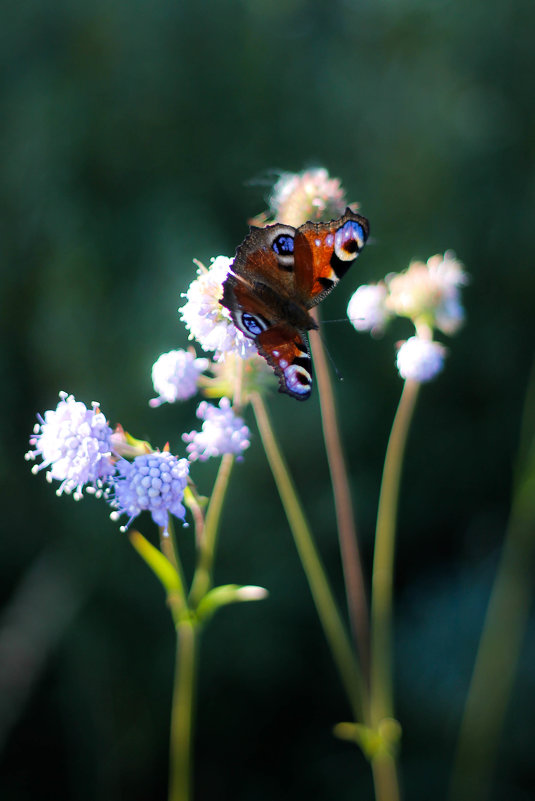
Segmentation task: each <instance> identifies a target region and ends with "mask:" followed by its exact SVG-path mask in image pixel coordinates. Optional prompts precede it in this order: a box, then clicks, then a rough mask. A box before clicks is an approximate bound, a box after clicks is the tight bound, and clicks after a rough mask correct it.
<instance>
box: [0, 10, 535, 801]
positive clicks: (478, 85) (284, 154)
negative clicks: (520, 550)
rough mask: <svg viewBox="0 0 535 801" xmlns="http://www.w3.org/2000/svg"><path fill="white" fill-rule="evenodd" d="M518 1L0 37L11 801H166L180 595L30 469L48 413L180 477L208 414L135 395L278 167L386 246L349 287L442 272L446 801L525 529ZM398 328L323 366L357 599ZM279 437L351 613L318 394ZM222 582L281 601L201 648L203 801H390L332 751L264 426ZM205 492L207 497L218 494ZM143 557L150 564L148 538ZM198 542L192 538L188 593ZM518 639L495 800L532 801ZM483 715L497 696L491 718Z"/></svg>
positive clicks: (401, 568)
mask: <svg viewBox="0 0 535 801" xmlns="http://www.w3.org/2000/svg"><path fill="white" fill-rule="evenodd" d="M533 8H534V6H533V3H532V2H528V0H515V1H513V2H510V0H490V2H489V1H488V0H486V1H484V0H472V2H470V3H463V2H460V0H457V2H455V0H451V1H450V2H447V1H446V0H442V1H439V0H435V1H431V0H427V2H423V1H422V0H420V2H418V0H412V1H411V0H397V2H394V1H393V0H391V2H387V1H386V0H376V1H375V2H373V1H372V0H369V1H368V2H356V1H355V0H345V2H344V1H343V0H331V2H321V1H320V0H316V1H315V2H306V0H290V2H278V1H277V0H251V1H250V2H245V1H244V2H237V0H234V1H229V2H223V0H213V1H212V2H202V1H201V0H197V2H191V1H190V2H183V1H182V0H174V2H173V1H172V0H151V2H150V3H149V2H135V0H131V1H130V2H128V0H96V2H93V3H87V2H82V1H81V0H58V2H54V3H52V2H48V3H47V2H38V0H20V2H18V3H10V4H9V6H8V7H7V6H6V8H4V9H3V11H2V15H1V20H0V21H1V26H0V31H1V32H0V37H1V48H0V81H1V85H2V100H1V117H0V119H1V153H2V159H1V173H0V181H1V200H0V203H1V214H0V226H1V229H0V260H1V265H2V274H3V278H4V281H3V287H2V290H1V293H0V304H1V321H2V327H3V330H2V345H3V347H2V350H1V351H0V375H1V377H2V402H3V407H4V408H3V414H2V426H1V434H0V436H1V447H0V470H1V478H2V487H3V493H2V497H3V505H2V523H3V532H2V537H1V540H0V549H1V551H0V577H1V596H2V600H3V601H4V602H5V606H4V610H5V612H4V617H3V618H2V620H1V623H0V626H1V628H0V632H1V633H0V657H1V659H0V746H1V747H2V764H1V769H0V770H1V772H0V795H1V797H2V799H5V801H29V799H36V798H39V799H41V800H42V801H44V800H45V799H54V801H64V800H66V799H69V801H71V799H72V801H90V800H91V799H96V798H98V799H100V800H101V801H116V799H123V798H124V799H129V801H138V800H139V801H141V799H143V800H145V799H149V798H150V799H155V800H156V799H164V798H165V795H166V772H167V735H168V709H169V700H170V691H171V680H172V662H173V634H172V629H171V626H170V620H169V618H168V615H167V612H166V609H165V607H164V599H163V594H162V591H161V589H160V587H159V585H158V584H157V582H156V580H155V579H154V578H153V577H152V575H151V574H150V573H149V572H148V571H147V569H146V568H145V567H144V566H143V564H142V563H141V561H140V560H139V558H138V557H137V556H136V554H135V553H134V552H133V550H132V548H131V547H130V545H129V543H128V542H127V540H126V538H125V537H124V536H122V535H121V534H120V533H119V531H118V527H117V525H116V524H113V523H112V522H111V521H109V519H108V516H107V509H106V508H104V506H103V504H102V503H99V502H97V501H95V500H92V499H88V500H85V501H84V502H83V503H78V504H77V503H74V502H73V500H72V499H71V498H62V499H61V500H58V499H57V498H56V497H55V496H54V493H53V491H52V488H51V487H49V486H48V485H47V484H46V482H45V480H44V476H43V475H41V476H39V477H38V478H34V477H32V476H31V474H30V471H29V467H28V465H27V464H26V463H25V462H24V461H23V453H24V451H25V450H26V448H27V439H28V436H29V433H30V431H31V428H32V426H33V423H34V420H35V413H36V412H37V411H44V410H45V409H47V408H53V407H55V405H56V403H57V393H58V391H59V390H60V389H64V390H67V391H68V392H72V393H74V394H75V396H76V397H77V399H80V400H84V401H85V402H87V403H88V402H90V401H91V400H94V399H96V400H98V401H100V403H101V404H102V408H103V410H104V411H105V413H106V414H107V416H108V417H109V418H110V419H111V420H112V421H113V422H117V421H120V422H122V423H123V425H124V426H125V427H126V428H128V429H129V430H130V431H132V433H135V434H136V435H138V436H141V437H145V438H148V439H150V440H151V441H152V442H153V443H154V444H155V445H160V446H162V445H163V444H164V443H165V441H166V440H170V442H171V446H172V448H174V449H175V450H178V449H179V447H180V434H181V432H183V431H188V430H190V429H191V428H193V427H194V410H195V401H191V402H189V403H187V404H185V405H183V406H176V407H163V408H161V409H158V410H150V409H149V407H148V406H147V400H148V399H149V398H150V397H151V396H152V394H153V391H152V387H151V384H150V368H151V365H152V363H153V362H154V361H155V359H156V358H157V356H158V355H159V354H160V353H161V352H162V351H165V350H170V349H172V348H175V347H181V346H184V345H185V343H186V338H185V333H184V330H183V327H182V326H181V324H180V323H179V322H178V319H177V316H176V308H177V306H178V305H179V303H180V293H181V292H183V291H185V290H186V288H187V286H188V284H189V282H190V280H191V279H192V277H193V274H194V266H193V265H192V258H194V257H197V258H200V259H201V260H205V261H208V260H209V258H210V257H211V256H213V255H217V254H220V253H223V254H227V255H232V254H233V252H234V248H235V247H236V245H237V244H238V243H239V242H240V241H241V239H242V238H243V236H244V234H245V232H246V220H247V219H248V218H250V217H251V216H253V215H254V214H256V213H258V212H259V211H261V210H262V209H263V208H264V207H265V205H266V202H265V199H266V195H267V191H268V189H267V187H268V178H269V176H270V175H273V174H274V172H275V171H277V170H281V169H282V170H300V169H302V168H304V167H307V166H310V165H314V164H323V165H325V166H326V167H327V168H328V169H329V170H330V171H331V173H332V174H333V175H335V176H339V177H340V178H341V179H342V180H343V182H344V184H345V186H346V188H347V192H348V196H349V199H352V200H353V199H354V200H358V201H360V203H361V209H362V212H363V213H364V214H365V215H366V216H367V217H369V219H370V222H371V229H372V234H373V245H369V246H368V247H367V249H366V252H365V253H364V254H363V255H362V257H361V259H360V260H359V262H358V264H357V266H356V267H355V268H354V270H352V271H351V272H350V273H349V275H348V276H347V277H346V279H345V280H344V282H343V284H342V285H341V286H340V287H339V288H338V289H337V291H336V292H335V293H334V294H333V296H332V297H331V298H329V300H328V301H326V303H325V305H324V308H323V316H324V317H330V318H332V319H334V318H339V317H341V316H343V315H344V312H345V306H346V303H347V300H348V299H349V296H350V294H351V293H352V292H353V291H354V289H355V288H356V287H357V285H358V284H359V283H361V282H365V281H370V280H377V279H379V278H380V277H382V276H383V275H384V274H385V273H387V272H389V271H392V270H400V269H403V268H404V267H405V266H406V265H407V264H408V262H409V260H410V259H411V258H416V257H417V258H423V259H426V258H428V257H429V256H431V255H432V254H434V253H438V252H441V251H444V250H445V249H447V248H453V249H454V250H455V251H456V252H457V254H458V256H459V258H461V259H462V260H463V262H464V263H465V264H466V267H467V270H468V271H469V273H470V276H471V283H470V286H469V287H468V288H467V290H466V292H465V294H464V298H465V305H466V309H467V324H466V326H465V328H464V329H463V331H462V332H461V333H460V334H459V335H458V336H457V337H456V338H455V339H454V340H451V341H450V342H449V343H448V345H449V347H450V354H449V357H448V362H447V369H446V371H445V373H444V374H443V375H442V376H441V377H440V378H439V379H438V380H437V381H436V382H434V383H433V384H432V385H430V386H429V387H427V388H425V390H424V391H423V392H422V395H421V399H420V402H419V406H418V409H417V415H416V420H415V424H414V428H413V431H412V435H411V438H410V442H409V448H408V454H407V462H406V469H405V474H404V484H403V493H402V500H401V510H400V524H399V540H398V559H397V586H396V603H397V626H396V633H397V653H396V662H397V675H398V680H397V698H398V714H399V718H400V720H401V722H402V724H403V729H404V743H403V754H402V766H403V776H404V784H405V788H406V797H407V799H422V801H424V800H425V801H427V799H430V798H433V799H434V798H436V799H442V798H445V788H446V779H447V775H448V771H449V769H450V765H451V758H452V752H453V748H454V743H455V736H456V731H457V726H458V722H459V716H460V712H461V709H462V702H463V698H464V696H465V692H466V688H467V683H468V680H469V676H470V670H471V666H472V663H473V658H474V653H475V648H476V644H477V639H478V634H479V631H480V626H481V622H482V615H483V612H484V609H485V604H486V599H487V596H488V591H489V588H490V585H491V581H492V577H493V574H494V570H495V566H496V561H497V557H498V554H499V548H500V543H501V541H502V537H503V533H504V529H505V524H506V521H507V517H508V511H509V506H510V500H511V497H510V496H511V475H512V467H513V463H514V458H515V452H516V448H517V444H518V435H519V417H520V411H521V408H522V399H523V396H524V392H525V388H526V384H527V376H528V372H529V367H530V362H531V357H532V351H533V339H534V337H533V334H534V328H535V326H534V321H533V308H534V295H535V292H534V290H535V281H534V272H533V264H534V260H533V256H534V248H533V202H532V201H533V198H534V191H535V182H534V173H533V168H532V156H533V142H534V111H533V109H534V103H533V100H534V98H533V67H534V64H533V62H534V55H533V54H534V47H533V22H534V16H535V14H534V11H533ZM409 334H410V328H409V326H408V325H407V326H404V325H402V324H398V325H396V326H395V327H394V328H393V329H392V330H391V331H389V332H388V333H387V335H386V336H385V337H384V338H383V339H382V340H379V341H373V340H372V339H371V338H369V337H368V336H363V335H358V334H356V333H355V332H354V331H353V329H352V328H351V327H350V326H349V325H343V324H341V325H338V326H331V327H329V329H328V331H327V333H326V336H327V341H328V345H329V348H330V350H331V351H332V353H333V356H334V359H335V361H336V364H337V366H338V368H339V369H340V370H341V372H342V373H343V375H344V379H345V380H344V381H343V383H341V384H339V385H338V386H337V397H338V402H339V407H340V412H341V421H342V429H343V435H344V442H345V447H346V451H347V457H348V462H349V466H350V471H351V481H352V486H353V491H354V499H355V502H356V505H357V508H358V518H359V527H360V534H361V540H362V547H363V552H364V558H365V568H366V573H367V575H368V576H369V570H370V556H371V538H372V532H373V526H374V516H375V510H376V502H377V495H378V488H379V480H380V471H381V466H382V459H383V456H384V449H385V444H386V440H387V436H388V431H389V427H390V424H391V420H392V416H393V413H394V410H395V407H396V403H397V399H398V397H399V392H400V388H401V382H400V379H399V378H398V377H397V375H396V374H395V371H394V368H393V357H394V342H395V340H397V339H403V338H404V337H406V336H408V335H409ZM270 408H271V410H272V414H273V418H274V422H275V426H276V429H277V432H278V433H279V435H280V436H281V438H282V441H283V444H284V449H285V453H286V455H287V458H288V460H289V463H290V465H291V468H292V470H293V473H294V476H295V480H296V482H297V484H298V487H299V489H300V491H301V493H302V497H303V499H304V502H305V504H306V508H307V511H308V515H309V518H310V520H311V522H312V525H313V528H314V531H315V533H316V535H317V538H318V542H319V544H320V547H321V550H322V553H323V555H324V557H325V559H326V562H327V564H328V568H329V571H330V574H331V576H332V578H333V581H334V582H335V584H336V586H337V592H338V594H339V597H340V599H341V600H342V587H341V583H340V573H341V571H340V565H339V558H338V553H337V545H336V534H335V529H334V523H333V509H332V500H331V493H330V489H329V482H328V475H327V470H326V465H325V457H324V452H323V447H322V440H321V434H320V429H319V414H318V403H317V395H315V396H314V397H313V399H311V400H310V401H309V402H308V403H307V404H298V403H295V402H293V401H292V400H291V399H289V398H287V397H282V396H279V395H277V394H276V393H273V396H272V398H271V399H270ZM248 422H249V424H250V425H251V427H252V429H253V437H252V445H251V448H250V450H249V452H248V453H247V455H246V459H245V462H244V463H243V464H242V465H241V466H238V467H237V469H236V471H235V473H234V475H233V481H232V487H231V491H230V495H229V499H228V503H227V506H226V510H225V517H224V521H223V522H224V528H223V533H222V536H221V542H220V551H219V560H218V566H217V579H218V581H221V582H229V581H236V582H241V583H253V584H260V585H263V586H266V587H268V588H269V590H270V593H271V595H270V599H269V600H268V601H267V602H264V603H262V604H256V605H253V604H251V605H248V606H242V607H239V608H232V609H229V610H226V611H224V612H222V613H221V614H220V616H219V617H218V618H216V619H215V620H214V622H213V624H212V625H211V627H210V628H209V630H207V632H206V636H205V638H204V641H203V649H202V662H201V675H200V687H199V690H200V693H199V705H198V726H197V741H196V747H197V763H196V774H197V775H196V784H197V798H198V799H221V800H222V801H226V800H227V799H229V800H230V799H232V801H249V799H251V800H253V801H264V799H266V801H271V800H272V799H280V800H281V801H286V800H287V799H295V798H314V799H318V801H323V799H333V798H336V799H339V801H343V799H355V798H357V797H358V798H362V799H371V798H372V790H371V784H370V778H369V771H368V768H367V766H366V764H365V762H364V760H363V758H362V757H361V756H360V755H358V754H356V753H355V752H354V750H352V749H351V748H350V747H349V746H348V745H347V744H344V743H341V742H339V741H336V740H335V739H334V738H333V737H332V735H331V727H332V725H333V724H334V723H336V722H337V721H339V720H343V719H347V717H348V707H347V704H346V702H345V698H344V696H343V694H342V691H341V689H340V685H339V682H338V678H337V675H336V673H335V671H334V668H333V666H332V663H331V659H330V655H329V653H328V650H327V648H326V646H325V643H324V639H323V635H322V632H321V629H320V627H319V624H318V622H317V619H316V615H315V611H314V609H313V606H312V602H311V599H310V596H309V592H308V588H307V585H306V582H305V580H304V578H303V575H302V571H301V568H300V565H299V562H298V560H297V557H296V553H295V549H294V546H293V543H292V540H291V537H290V534H289V532H288V528H287V525H286V522H285V518H284V516H283V514H282V511H281V507H280V503H279V500H278V497H277V495H276V492H275V489H274V486H273V482H272V479H271V476H270V474H269V471H268V469H267V467H266V463H265V458H264V455H263V453H262V450H261V446H260V443H259V438H258V435H257V434H256V431H255V429H254V424H253V420H252V418H251V419H248ZM214 468H215V466H214V465H210V464H207V465H204V466H200V467H198V468H196V469H195V477H196V479H197V480H198V483H199V486H200V488H201V490H202V491H204V492H209V491H210V487H211V482H212V480H213V475H214ZM139 525H140V526H141V528H142V530H143V531H144V532H145V533H146V534H148V535H150V536H153V534H154V529H153V528H152V524H151V522H150V521H149V520H148V519H143V518H142V519H141V520H140V521H139ZM191 538H192V533H191V529H190V530H189V531H188V530H186V531H184V532H183V533H182V534H181V539H182V540H183V544H184V548H185V560H186V562H187V563H188V564H191V547H190V545H191ZM533 633H534V630H533V626H531V628H530V631H529V632H528V636H527V638H526V645H525V648H524V651H523V654H522V659H521V663H520V666H519V674H518V680H517V683H516V685H515V693H514V697H513V699H512V703H511V706H510V709H509V714H508V717H507V721H506V726H507V728H506V733H505V735H504V737H503V740H502V744H501V748H500V753H499V760H498V766H497V775H496V779H495V782H494V795H493V799H494V800H495V801H497V800H498V799H500V800H501V801H517V800H518V801H524V799H529V798H532V797H533V795H532V794H533V793H535V768H534V766H533V737H534V726H533V718H534V714H535V702H534V689H535V686H534V685H535V679H534V670H533V669H534V666H535V649H534V645H533ZM489 703H492V699H489Z"/></svg>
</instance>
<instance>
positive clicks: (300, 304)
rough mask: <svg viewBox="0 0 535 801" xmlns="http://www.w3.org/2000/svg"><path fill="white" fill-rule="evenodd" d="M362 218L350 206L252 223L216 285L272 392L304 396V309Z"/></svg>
mask: <svg viewBox="0 0 535 801" xmlns="http://www.w3.org/2000/svg"><path fill="white" fill-rule="evenodd" d="M369 230H370V226H369V223H368V220H367V219H366V218H365V217H362V216H361V215H360V214H356V213H355V212H354V211H352V210H351V209H350V208H349V207H348V208H347V209H346V211H345V213H344V215H343V216H342V217H340V218H339V219H338V220H331V222H322V223H314V222H306V223H305V224H304V225H301V226H300V227H299V228H292V227H291V226H289V225H283V224H281V223H276V224H275V225H268V226H266V227H265V228H256V227H252V228H251V229H250V231H249V234H248V235H247V236H246V237H245V239H244V240H243V242H242V243H241V245H240V246H239V247H238V249H237V250H236V256H235V258H234V262H233V263H232V265H231V267H230V272H229V274H228V276H227V278H226V279H225V281H224V282H223V297H222V298H221V300H220V303H221V305H222V306H224V307H225V308H227V309H228V310H229V311H230V314H231V317H232V321H233V323H234V325H235V326H236V327H237V328H238V329H239V330H240V331H241V332H242V333H243V334H245V336H246V337H248V338H249V339H252V340H253V341H254V343H255V345H256V347H257V349H258V353H259V354H260V355H261V356H263V357H264V359H265V360H266V361H267V363H268V364H269V365H270V366H271V367H272V368H273V370H274V371H275V374H276V375H277V377H278V379H279V392H285V393H286V394H287V395H290V396H291V397H292V398H296V399H297V400H306V399H307V398H309V397H310V393H311V391H312V360H311V358H310V350H309V346H308V343H307V341H306V332H307V331H310V330H314V329H317V328H318V325H317V323H316V321H315V320H314V318H313V317H312V315H311V314H310V311H309V310H310V309H312V308H313V307H314V306H316V305H317V304H318V303H319V302H320V301H321V300H323V298H325V297H326V296H327V295H328V294H329V293H330V292H331V291H332V289H334V287H335V286H336V284H337V283H338V281H339V280H340V278H342V276H344V275H345V273H346V272H347V270H348V269H349V267H350V266H351V263H352V262H353V261H354V260H355V259H356V258H357V256H358V255H359V253H360V251H361V250H362V248H363V247H364V245H365V243H366V240H367V238H368V233H369Z"/></svg>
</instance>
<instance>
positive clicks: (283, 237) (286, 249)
mask: <svg viewBox="0 0 535 801" xmlns="http://www.w3.org/2000/svg"><path fill="white" fill-rule="evenodd" d="M271 247H272V248H273V250H274V251H275V253H276V254H277V256H287V255H289V254H291V253H293V252H294V239H293V236H288V234H280V235H279V236H277V237H276V238H275V239H274V240H273V242H272V244H271Z"/></svg>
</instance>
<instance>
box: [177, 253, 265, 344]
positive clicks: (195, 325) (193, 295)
mask: <svg viewBox="0 0 535 801" xmlns="http://www.w3.org/2000/svg"><path fill="white" fill-rule="evenodd" d="M231 264H232V259H228V258H227V257H226V256H218V257H217V258H215V259H214V260H213V261H212V263H211V265H210V269H208V270H206V269H205V268H199V270H198V271H197V278H195V279H194V280H193V281H192V283H191V284H190V286H189V289H188V291H187V292H186V293H185V295H184V297H185V298H186V299H187V301H186V303H185V304H184V306H182V307H181V308H179V310H178V311H179V314H180V316H181V318H182V320H183V322H184V324H185V326H186V328H187V329H188V330H189V332H190V339H196V340H197V342H198V343H199V345H200V346H201V347H202V348H203V350H206V351H214V352H215V358H216V359H220V358H222V357H223V356H224V354H225V353H226V352H228V351H232V352H233V353H238V355H239V356H241V357H242V358H243V359H245V358H247V357H249V356H253V355H254V354H256V352H257V350H256V346H255V345H254V343H253V342H252V341H251V340H250V339H248V338H247V337H245V336H244V335H243V334H242V332H241V331H238V329H237V328H236V326H235V325H234V323H233V322H232V319H231V316H230V312H229V310H228V309H226V308H225V307H224V306H221V304H220V302H219V301H220V300H221V298H222V297H223V282H224V280H225V278H226V277H227V275H228V272H229V269H230V266H231Z"/></svg>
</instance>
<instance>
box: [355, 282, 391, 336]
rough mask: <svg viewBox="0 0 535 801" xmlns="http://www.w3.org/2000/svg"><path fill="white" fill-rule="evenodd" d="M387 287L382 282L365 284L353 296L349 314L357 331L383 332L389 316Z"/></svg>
mask: <svg viewBox="0 0 535 801" xmlns="http://www.w3.org/2000/svg"><path fill="white" fill-rule="evenodd" d="M385 300H386V287H385V285H384V284H383V283H381V284H363V285H362V286H359V287H358V289H357V290H356V292H354V293H353V295H352V296H351V298H350V300H349V303H348V306H347V316H348V317H349V319H350V321H351V323H352V325H353V326H354V327H355V328H356V330H357V331H370V332H371V333H372V334H378V333H381V332H382V331H383V329H384V327H385V325H386V322H387V320H388V318H389V313H388V311H387V309H386V306H385Z"/></svg>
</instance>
